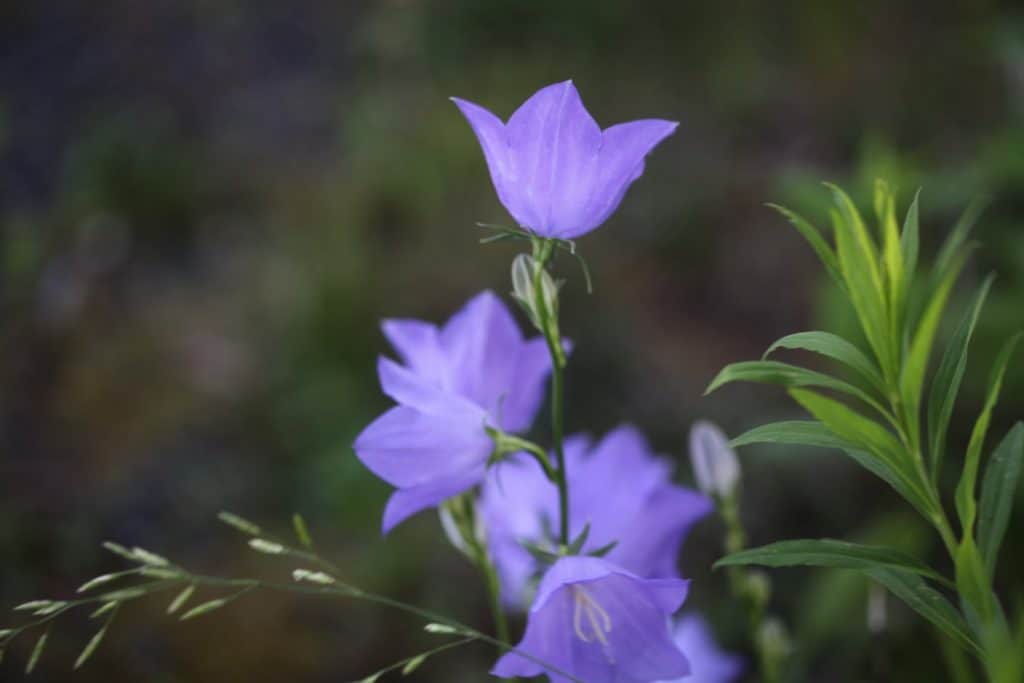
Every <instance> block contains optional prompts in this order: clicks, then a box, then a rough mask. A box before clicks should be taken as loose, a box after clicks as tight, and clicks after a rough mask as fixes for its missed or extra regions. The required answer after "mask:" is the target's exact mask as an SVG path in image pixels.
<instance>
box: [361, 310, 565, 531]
mask: <svg viewBox="0 0 1024 683" xmlns="http://www.w3.org/2000/svg"><path fill="white" fill-rule="evenodd" d="M382 327H383V330H384V334H385V336H387V338H388V339H389V340H390V341H391V342H392V344H393V345H394V346H395V349H396V350H397V351H398V354H399V356H401V358H402V360H403V362H404V365H401V364H399V363H396V362H395V361H392V360H389V359H387V358H381V359H380V361H379V363H378V368H377V369H378V374H379V376H380V384H381V388H382V389H383V390H384V393H386V394H387V395H388V396H390V397H391V398H393V399H394V400H395V401H396V402H397V403H398V404H399V405H397V406H396V407H394V408H392V409H391V410H389V411H387V412H386V413H384V414H383V415H381V416H380V417H378V418H377V419H376V420H374V421H373V422H372V423H371V424H370V425H369V426H367V427H366V429H364V430H363V432H362V433H361V434H360V435H359V436H358V437H357V439H356V442H355V444H354V449H355V452H356V455H357V456H358V457H359V459H360V460H361V461H362V462H363V464H365V465H366V467H367V468H369V469H370V471H372V472H373V473H374V474H376V475H377V476H379V477H380V478H381V479H384V480H385V481H387V482H388V483H390V484H391V485H393V486H395V487H397V488H398V489H399V490H398V491H396V492H395V494H394V495H393V496H392V498H391V500H390V502H389V503H388V507H387V510H386V511H385V519H384V529H385V531H387V530H389V529H390V528H391V527H393V526H394V525H395V524H397V523H398V522H400V521H401V520H403V519H405V518H407V517H408V516H409V515H412V514H414V513H415V512H418V511H420V510H422V509H425V508H427V507H431V506H434V505H437V504H438V503H440V502H441V501H443V500H445V499H446V498H448V497H451V496H453V495H457V494H458V493H461V492H463V491H465V490H467V489H469V488H471V487H473V486H475V485H476V484H478V483H480V482H481V480H482V479H483V478H484V475H485V473H486V463H487V460H488V458H489V457H490V455H491V453H492V451H493V449H494V443H493V440H492V438H491V436H490V435H489V434H488V432H487V428H488V427H501V428H502V429H503V430H504V431H506V432H512V431H520V430H524V429H526V428H528V427H529V425H530V423H531V422H532V421H533V418H534V417H535V415H536V412H537V409H538V408H539V406H540V400H541V399H540V393H541V391H542V385H543V383H544V380H545V378H546V376H547V374H548V373H549V372H550V361H547V362H544V360H543V359H541V358H540V357H539V354H538V353H537V349H538V348H542V347H541V346H540V345H539V344H538V341H539V338H535V339H532V340H526V339H524V338H523V335H522V333H521V332H520V331H519V328H518V327H517V325H516V323H515V320H514V319H513V318H512V316H511V314H510V313H509V312H508V309H507V308H505V306H504V304H502V303H501V301H500V300H499V299H498V298H497V297H496V296H495V295H494V294H493V293H491V292H483V293H482V294H479V295H477V296H476V297H474V298H473V299H471V300H470V301H469V303H467V304H466V305H465V306H464V307H463V308H462V309H461V310H460V311H459V312H458V313H456V314H455V315H454V316H452V318H451V320H449V321H448V323H447V324H445V325H444V326H443V327H441V328H438V327H436V326H434V325H431V324H429V323H424V322H420V321H416V320H388V321H385V322H384V324H383V325H382ZM506 403H507V405H508V406H509V408H510V410H509V412H508V413H507V414H506V413H505V412H504V410H503V409H504V407H505V404H506ZM513 428H514V429H513Z"/></svg>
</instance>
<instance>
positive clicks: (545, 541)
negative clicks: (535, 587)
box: [480, 426, 712, 606]
mask: <svg viewBox="0 0 1024 683" xmlns="http://www.w3.org/2000/svg"><path fill="white" fill-rule="evenodd" d="M565 456H566V466H567V469H568V472H569V488H570V490H571V491H572V495H570V496H569V505H570V510H569V516H570V525H571V527H570V534H571V535H572V536H573V537H575V536H576V535H577V534H579V533H580V532H581V531H582V530H583V527H584V526H585V525H587V524H589V525H590V533H589V535H588V537H587V543H586V546H585V547H584V548H583V552H590V551H594V550H597V549H599V548H602V547H605V546H607V545H608V544H610V543H614V544H615V545H614V547H613V548H612V549H611V550H610V551H608V553H607V554H606V556H605V558H606V559H607V560H609V561H611V562H614V563H615V564H616V565H618V566H621V567H623V568H624V569H626V570H628V571H631V572H634V573H636V574H638V575H640V576H644V577H675V576H677V575H678V569H677V566H676V565H677V560H678V556H679V550H680V548H681V546H682V543H683V541H684V539H685V537H686V534H687V533H688V532H689V530H690V528H691V527H692V526H693V524H695V523H696V522H697V521H698V520H700V519H701V518H703V517H704V516H705V515H707V514H708V513H709V512H710V511H711V509H712V503H711V500H710V499H709V498H708V497H707V496H705V495H703V494H701V493H698V492H696V491H693V490H691V489H686V488H683V487H681V486H677V485H675V484H673V483H672V481H671V468H670V467H669V465H668V463H667V462H666V461H665V460H662V459H659V458H657V457H656V456H655V455H654V454H652V453H651V451H650V447H649V446H648V445H647V442H646V440H645V439H644V438H643V435H642V434H640V432H639V431H637V430H636V429H634V428H632V427H629V426H623V427H619V428H618V429H615V430H613V431H611V432H609V433H608V435H607V436H605V438H604V439H602V440H601V442H600V443H598V444H597V446H595V447H592V448H591V447H590V445H589V443H588V441H587V440H586V439H585V438H582V437H579V436H576V437H571V438H570V439H568V440H567V441H566V447H565ZM623 481H628V482H629V486H623V485H622V482H623ZM480 514H481V518H482V519H483V521H484V525H485V526H486V528H487V530H488V535H487V538H488V544H489V547H490V552H491V555H492V556H493V557H494V561H495V565H496V567H497V569H498V576H499V578H500V579H501V585H502V596H503V599H504V600H505V602H506V603H507V604H508V605H509V606H516V605H521V604H522V602H523V601H524V600H525V599H528V598H529V595H528V592H529V591H528V589H529V585H530V578H531V576H533V575H534V574H536V573H537V571H538V570H539V566H538V563H537V561H536V560H535V559H534V558H533V556H532V555H531V554H530V553H529V552H528V551H526V550H525V549H524V548H523V547H522V545H521V541H524V540H525V541H528V542H531V543H534V544H536V545H540V546H541V547H551V548H554V547H555V539H553V538H551V537H550V536H551V533H552V530H554V529H557V528H558V525H559V508H558V497H557V492H556V490H555V489H554V487H552V486H551V484H550V482H548V481H547V479H546V478H545V477H544V475H543V473H542V472H541V471H540V469H539V468H538V467H537V466H536V464H535V463H533V462H532V461H529V460H526V459H525V458H523V459H520V460H512V461H509V462H506V463H504V464H502V465H501V466H499V467H497V468H495V469H494V470H492V472H491V474H490V475H489V476H488V478H487V480H486V481H485V483H484V486H483V491H482V493H481V499H480Z"/></svg>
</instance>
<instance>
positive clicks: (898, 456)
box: [789, 389, 905, 469]
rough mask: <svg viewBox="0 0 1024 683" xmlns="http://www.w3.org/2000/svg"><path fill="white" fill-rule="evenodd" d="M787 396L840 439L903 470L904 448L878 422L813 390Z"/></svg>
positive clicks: (794, 390)
mask: <svg viewBox="0 0 1024 683" xmlns="http://www.w3.org/2000/svg"><path fill="white" fill-rule="evenodd" d="M789 394H790V395H791V396H792V397H793V399H794V400H795V401H796V402H797V403H799V404H800V405H801V406H803V407H804V409H805V410H807V412H809V413H810V414H811V415H813V416H814V417H816V418H818V419H819V420H821V422H822V424H824V425H825V426H826V427H828V429H829V430H830V431H832V432H833V433H834V434H835V435H836V436H838V437H839V438H841V439H843V440H845V441H848V442H850V443H852V444H854V445H855V446H857V447H858V448H863V449H865V450H867V451H869V452H871V453H873V454H875V455H877V456H878V457H879V458H881V459H882V460H884V461H885V462H887V463H889V464H890V465H894V466H898V467H897V469H899V468H902V467H904V465H905V463H904V462H903V460H905V458H904V457H903V455H904V453H903V447H902V446H901V445H900V442H899V441H897V440H896V437H895V436H893V435H892V433H891V432H889V431H888V430H887V429H885V428H884V427H882V426H881V425H879V424H878V423H877V422H874V421H873V420H870V419H868V418H866V417H864V416H863V415H861V414H860V413H858V412H855V411H854V410H852V409H851V408H849V407H847V406H846V405H844V404H842V403H840V402H838V401H834V400H832V399H830V398H825V397H824V396H822V395H820V394H817V393H815V392H813V391H808V390H806V389H790V390H789Z"/></svg>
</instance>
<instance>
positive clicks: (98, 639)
mask: <svg viewBox="0 0 1024 683" xmlns="http://www.w3.org/2000/svg"><path fill="white" fill-rule="evenodd" d="M106 634H107V627H106V626H104V627H103V628H101V629H100V630H99V631H97V632H96V635H94V636H93V637H92V638H90V639H89V642H88V643H87V644H86V646H85V648H84V649H83V650H82V654H80V655H78V659H76V660H75V666H74V668H75V670H78V669H81V668H82V665H83V664H85V663H86V662H87V661H89V658H90V657H92V655H93V653H95V652H96V649H97V648H98V647H99V646H100V643H102V642H103V637H104V636H105V635H106Z"/></svg>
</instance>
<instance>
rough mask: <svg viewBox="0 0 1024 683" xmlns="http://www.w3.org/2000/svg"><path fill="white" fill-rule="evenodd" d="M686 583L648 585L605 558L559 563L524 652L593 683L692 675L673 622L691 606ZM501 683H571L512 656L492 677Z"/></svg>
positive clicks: (540, 595)
mask: <svg viewBox="0 0 1024 683" xmlns="http://www.w3.org/2000/svg"><path fill="white" fill-rule="evenodd" d="M687 588H688V582H687V581H684V580H683V579H643V578H640V577H639V576H636V575H635V574H632V573H630V572H627V571H625V570H623V569H620V568H618V567H616V566H615V565H613V564H611V563H610V562H608V561H606V560H603V559H600V558H597V557H583V556H578V555H576V556H570V557H563V558H561V559H560V560H558V561H557V562H556V563H555V564H554V565H552V567H551V569H549V570H548V572H547V573H546V574H545V575H544V578H543V580H542V581H541V583H540V587H539V589H538V591H537V598H536V600H534V603H533V606H532V607H531V608H530V613H529V616H528V617H527V622H526V633H525V634H524V635H523V639H522V641H520V642H519V644H518V645H516V649H517V650H520V651H522V652H524V653H526V654H529V655H531V656H532V657H535V658H537V659H538V660H541V661H543V662H544V663H546V664H549V665H551V666H553V667H556V668H558V669H559V670H561V671H563V672H565V673H567V674H570V675H572V676H574V677H576V678H577V679H579V680H583V681H586V682H587V683H646V682H649V681H654V680H658V679H664V678H678V677H680V676H686V675H687V674H688V673H689V672H690V665H689V662H688V661H687V658H686V656H685V655H684V654H683V653H682V652H681V651H680V650H679V648H678V647H677V646H676V644H675V643H674V642H673V640H672V638H671V634H670V632H669V626H668V618H669V617H670V616H671V615H672V614H673V613H674V612H675V611H676V610H678V609H679V607H680V605H682V603H683V601H684V600H685V599H686V592H687ZM491 673H492V674H494V675H495V676H499V677H501V678H512V677H515V676H537V675H539V674H547V675H548V677H549V678H550V679H551V681H552V683H568V681H569V680H571V679H569V678H567V677H566V676H563V675H561V674H559V673H556V672H554V671H550V670H548V669H546V668H545V667H544V666H542V665H541V664H539V663H537V662H534V661H532V660H530V659H528V658H526V657H523V656H522V655H520V654H517V653H516V652H509V653H508V654H506V655H504V656H503V657H502V658H501V659H499V660H498V662H497V664H495V666H494V669H492V671H491Z"/></svg>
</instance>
